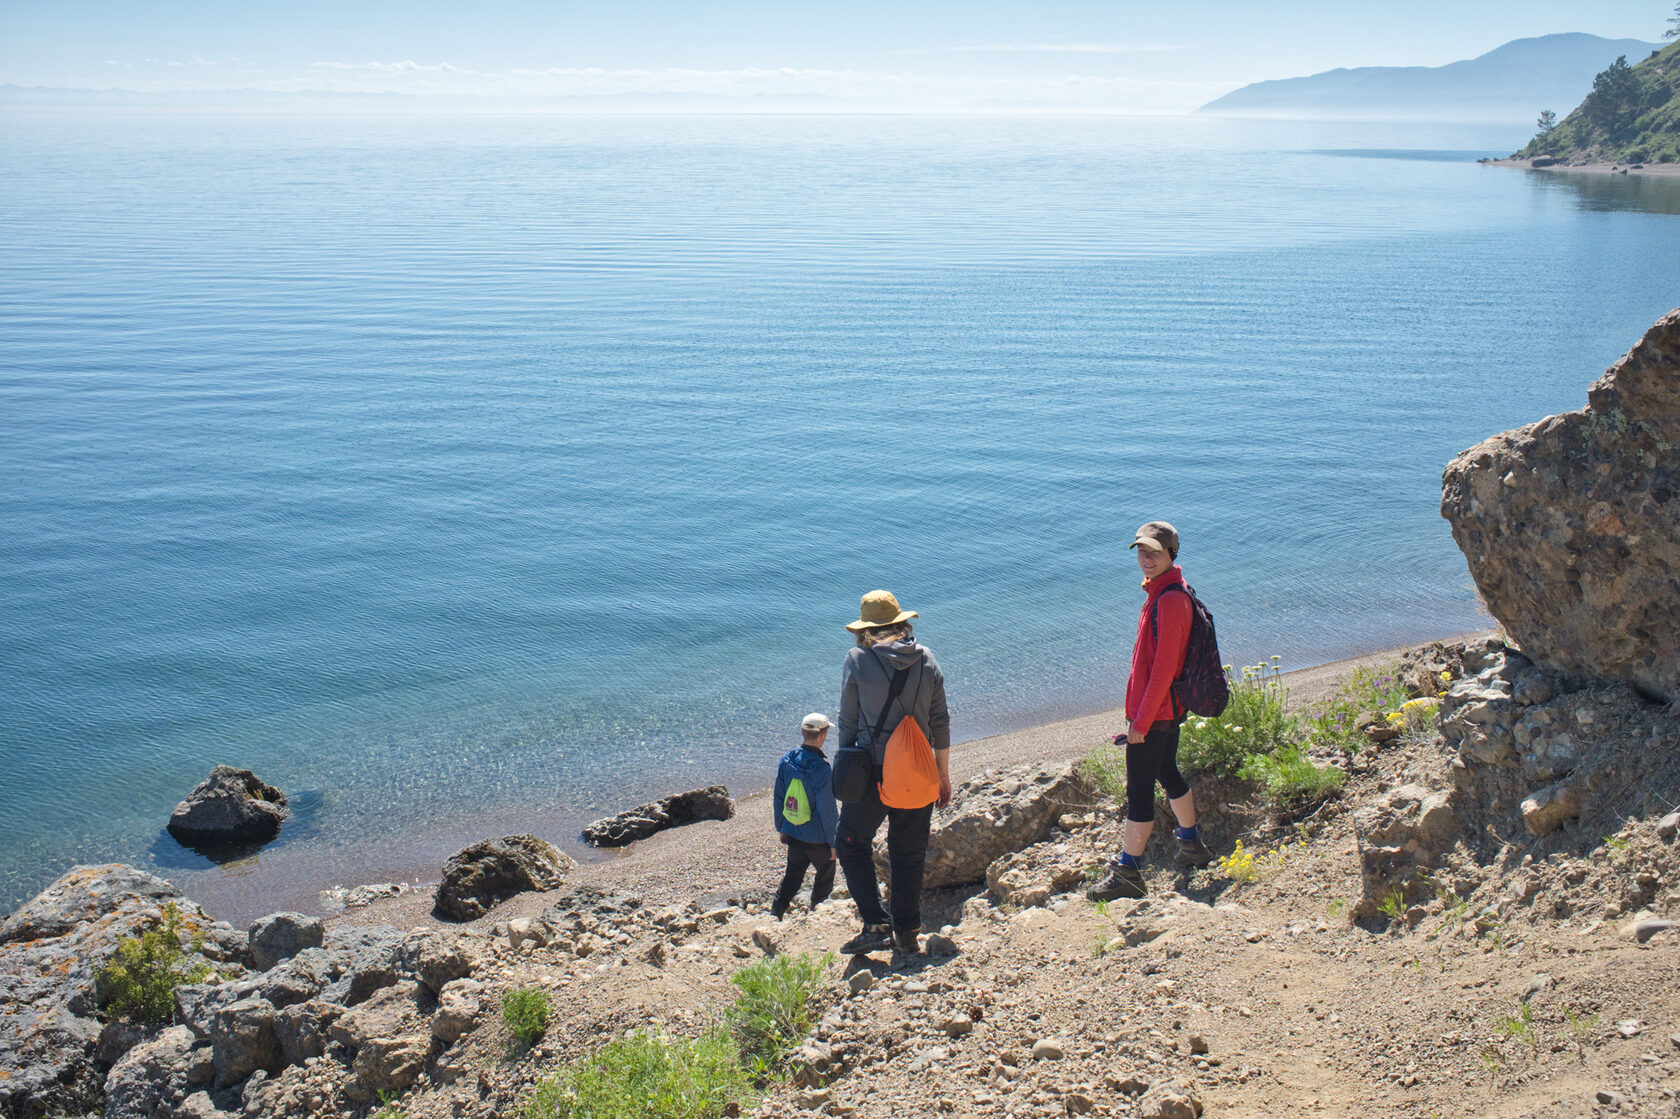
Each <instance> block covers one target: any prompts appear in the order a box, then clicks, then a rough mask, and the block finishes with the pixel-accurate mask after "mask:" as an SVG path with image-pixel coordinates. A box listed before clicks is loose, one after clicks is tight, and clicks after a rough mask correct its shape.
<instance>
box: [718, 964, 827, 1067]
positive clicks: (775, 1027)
mask: <svg viewBox="0 0 1680 1119" xmlns="http://www.w3.org/2000/svg"><path fill="white" fill-rule="evenodd" d="M833 962H834V957H833V956H822V957H820V958H819V957H814V956H811V955H808V954H806V953H803V952H801V953H798V954H797V955H781V956H767V957H765V958H764V959H762V960H758V961H756V962H755V963H751V964H748V965H747V966H746V967H744V968H742V969H741V970H739V971H737V972H736V973H735V974H734V975H733V976H731V977H730V982H732V983H734V984H735V986H736V987H738V988H740V992H741V993H740V994H738V995H736V996H735V1002H734V1003H733V1004H732V1005H731V1006H730V1007H729V1009H728V1010H727V1011H726V1012H725V1013H726V1015H727V1017H728V1020H729V1024H730V1026H731V1027H732V1028H733V1029H734V1031H735V1036H736V1039H737V1040H739V1041H740V1043H741V1052H742V1053H743V1054H744V1055H745V1056H746V1058H747V1059H748V1060H750V1061H751V1062H752V1065H753V1068H754V1070H755V1071H756V1072H758V1073H759V1074H760V1075H767V1074H769V1073H772V1072H775V1071H777V1070H779V1069H780V1068H781V1067H782V1065H783V1064H784V1063H785V1062H786V1060H787V1055H788V1053H789V1052H791V1051H792V1049H793V1048H794V1046H796V1045H798V1044H799V1042H800V1040H801V1039H802V1038H804V1036H805V1035H806V1034H808V1033H810V1032H811V996H812V995H814V994H816V992H817V989H818V988H819V987H821V986H822V979H823V971H824V970H825V969H826V968H827V967H828V965H829V964H831V963H833Z"/></svg>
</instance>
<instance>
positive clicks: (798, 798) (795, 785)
mask: <svg viewBox="0 0 1680 1119" xmlns="http://www.w3.org/2000/svg"><path fill="white" fill-rule="evenodd" d="M782 819H784V820H786V821H787V822H788V823H790V824H795V825H797V824H803V823H807V822H808V821H809V820H810V819H811V798H810V797H808V796H806V795H805V782H803V781H801V780H800V779H799V778H797V777H795V778H794V779H793V780H792V781H789V782H788V787H787V795H786V796H784V797H782Z"/></svg>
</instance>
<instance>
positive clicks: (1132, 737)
mask: <svg viewBox="0 0 1680 1119" xmlns="http://www.w3.org/2000/svg"><path fill="white" fill-rule="evenodd" d="M1126 741H1127V742H1130V743H1131V744H1132V745H1133V746H1136V745H1137V744H1138V743H1140V742H1142V741H1143V735H1142V734H1139V733H1138V729H1137V728H1136V727H1133V728H1131V729H1130V730H1128V731H1127V732H1126Z"/></svg>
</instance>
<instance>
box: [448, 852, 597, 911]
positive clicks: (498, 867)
mask: <svg viewBox="0 0 1680 1119" xmlns="http://www.w3.org/2000/svg"><path fill="white" fill-rule="evenodd" d="M576 865H577V864H576V863H574V862H573V861H572V860H571V858H570V857H568V856H567V855H565V854H563V853H562V852H561V851H560V850H559V848H557V847H555V846H554V844H552V843H550V842H548V841H547V840H545V839H538V838H537V837H536V836H534V835H504V836H502V837H501V838H500V839H486V840H482V841H481V842H478V843H474V844H473V845H472V846H471V847H466V848H463V849H462V850H460V851H457V852H455V854H453V855H451V856H449V861H448V862H446V863H444V864H443V881H442V882H439V883H438V888H437V894H436V901H435V904H434V906H433V911H434V912H435V913H436V914H437V916H439V917H447V918H451V919H453V920H456V921H471V920H472V919H474V918H475V917H482V916H484V915H485V914H486V913H488V912H490V907H491V906H493V905H495V904H496V903H497V902H501V901H506V900H507V899H508V898H510V897H512V896H513V895H515V894H522V893H524V892H525V891H527V890H552V889H554V888H556V887H557V886H559V885H560V884H561V883H562V882H564V881H565V880H566V875H567V874H569V873H570V872H571V870H572V868H573V867H575V866H576Z"/></svg>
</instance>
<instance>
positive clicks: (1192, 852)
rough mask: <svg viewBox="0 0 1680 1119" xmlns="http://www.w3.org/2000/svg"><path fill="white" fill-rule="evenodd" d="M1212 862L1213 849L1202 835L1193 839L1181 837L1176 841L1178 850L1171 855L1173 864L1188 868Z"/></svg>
mask: <svg viewBox="0 0 1680 1119" xmlns="http://www.w3.org/2000/svg"><path fill="white" fill-rule="evenodd" d="M1211 862H1213V850H1212V848H1210V847H1209V846H1208V845H1207V844H1206V843H1204V842H1202V837H1201V836H1197V837H1196V838H1195V839H1181V840H1179V841H1178V851H1177V853H1175V854H1174V855H1173V864H1174V865H1175V866H1180V867H1183V868H1184V869H1186V870H1189V869H1191V868H1193V867H1203V866H1207V865H1208V864H1209V863H1211Z"/></svg>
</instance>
